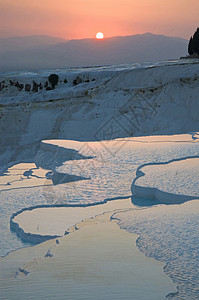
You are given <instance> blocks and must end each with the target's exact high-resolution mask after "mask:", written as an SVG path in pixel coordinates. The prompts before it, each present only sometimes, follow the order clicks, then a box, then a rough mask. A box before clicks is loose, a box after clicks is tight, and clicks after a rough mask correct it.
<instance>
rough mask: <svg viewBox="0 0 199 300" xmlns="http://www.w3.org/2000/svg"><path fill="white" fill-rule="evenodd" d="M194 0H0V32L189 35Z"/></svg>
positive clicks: (197, 23) (197, 8)
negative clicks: (100, 32)
mask: <svg viewBox="0 0 199 300" xmlns="http://www.w3.org/2000/svg"><path fill="white" fill-rule="evenodd" d="M198 13H199V0H159V1H158V0H0V36H19V35H33V34H37V35H40V34H45V35H51V36H57V37H61V38H66V39H73V38H89V37H95V34H96V32H98V31H102V32H103V33H104V35H105V36H106V37H108V36H117V35H130V34H136V33H144V32H152V33H160V34H165V35H170V36H180V37H184V38H189V37H190V35H192V34H193V32H194V31H195V29H196V27H199V18H198Z"/></svg>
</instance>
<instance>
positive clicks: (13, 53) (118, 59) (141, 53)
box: [0, 33, 188, 71]
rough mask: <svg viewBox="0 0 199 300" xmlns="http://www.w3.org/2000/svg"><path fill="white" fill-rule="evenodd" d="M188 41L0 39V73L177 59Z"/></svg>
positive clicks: (158, 37)
mask: <svg viewBox="0 0 199 300" xmlns="http://www.w3.org/2000/svg"><path fill="white" fill-rule="evenodd" d="M187 44H188V41H187V40H185V39H182V38H177V37H176V38H175V37H168V36H164V35H157V34H152V33H145V34H136V35H131V36H118V37H111V38H105V39H103V40H97V39H79V40H64V39H60V38H54V37H49V36H25V37H14V38H1V39H0V71H16V70H37V69H51V68H63V67H82V66H96V65H97V66H99V65H111V64H128V63H134V62H141V61H145V62H146V61H156V60H166V59H177V58H179V57H180V56H183V55H185V54H186V53H187Z"/></svg>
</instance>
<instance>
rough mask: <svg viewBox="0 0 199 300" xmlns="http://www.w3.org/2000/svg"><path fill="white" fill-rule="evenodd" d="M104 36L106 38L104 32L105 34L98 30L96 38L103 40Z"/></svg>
mask: <svg viewBox="0 0 199 300" xmlns="http://www.w3.org/2000/svg"><path fill="white" fill-rule="evenodd" d="M103 38H104V34H103V33H102V32H98V33H97V34H96V39H98V40H102V39H103Z"/></svg>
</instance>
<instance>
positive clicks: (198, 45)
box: [188, 28, 199, 55]
mask: <svg viewBox="0 0 199 300" xmlns="http://www.w3.org/2000/svg"><path fill="white" fill-rule="evenodd" d="M188 53H189V55H193V54H199V28H197V30H196V32H195V33H194V35H193V37H191V38H190V40H189V45H188Z"/></svg>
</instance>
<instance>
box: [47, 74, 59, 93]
mask: <svg viewBox="0 0 199 300" xmlns="http://www.w3.org/2000/svg"><path fill="white" fill-rule="evenodd" d="M58 80H59V76H58V75H57V74H50V76H49V77H48V81H49V82H50V84H51V87H52V89H53V90H54V88H55V86H56V85H57V84H58Z"/></svg>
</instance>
